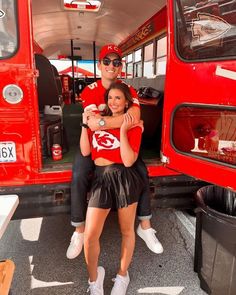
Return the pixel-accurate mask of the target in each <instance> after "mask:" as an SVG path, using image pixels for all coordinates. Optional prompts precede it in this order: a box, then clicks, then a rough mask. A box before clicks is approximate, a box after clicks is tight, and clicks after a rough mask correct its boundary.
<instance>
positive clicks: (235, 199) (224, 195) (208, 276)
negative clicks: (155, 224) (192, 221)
mask: <svg viewBox="0 0 236 295" xmlns="http://www.w3.org/2000/svg"><path fill="white" fill-rule="evenodd" d="M196 201H197V205H198V208H197V209H196V236H195V254H194V271H195V272H197V273H198V277H199V279H200V286H201V288H202V289H203V290H204V291H205V292H207V293H208V294H211V295H236V193H235V192H232V191H230V190H227V189H224V188H221V187H217V186H214V185H209V186H205V187H202V188H201V189H199V190H198V191H197V194H196Z"/></svg>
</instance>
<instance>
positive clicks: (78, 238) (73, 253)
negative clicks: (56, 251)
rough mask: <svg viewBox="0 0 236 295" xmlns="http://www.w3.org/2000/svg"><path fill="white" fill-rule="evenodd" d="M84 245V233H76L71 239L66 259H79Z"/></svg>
mask: <svg viewBox="0 0 236 295" xmlns="http://www.w3.org/2000/svg"><path fill="white" fill-rule="evenodd" d="M83 245H84V233H78V232H77V231H75V232H74V233H73V235H72V237H71V241H70V245H69V247H68V249H67V251H66V257H67V258H68V259H74V258H75V257H77V256H78V255H79V254H80V253H81V251H82V249H83Z"/></svg>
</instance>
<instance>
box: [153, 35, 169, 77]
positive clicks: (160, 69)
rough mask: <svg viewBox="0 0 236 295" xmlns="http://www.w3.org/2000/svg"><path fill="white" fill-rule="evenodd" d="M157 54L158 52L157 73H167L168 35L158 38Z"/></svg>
mask: <svg viewBox="0 0 236 295" xmlns="http://www.w3.org/2000/svg"><path fill="white" fill-rule="evenodd" d="M156 48H157V54H156V75H157V76H159V75H165V74H166V58H167V57H166V56H167V37H166V36H165V37H163V38H160V39H158V40H157V46H156Z"/></svg>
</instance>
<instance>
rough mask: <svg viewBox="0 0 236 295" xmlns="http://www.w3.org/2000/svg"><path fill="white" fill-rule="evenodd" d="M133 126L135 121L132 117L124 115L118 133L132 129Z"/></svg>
mask: <svg viewBox="0 0 236 295" xmlns="http://www.w3.org/2000/svg"><path fill="white" fill-rule="evenodd" d="M134 125H135V119H134V116H132V115H131V114H129V113H125V114H124V120H123V123H122V125H121V127H120V131H122V132H127V131H128V130H129V129H130V128H132V127H133V126H134Z"/></svg>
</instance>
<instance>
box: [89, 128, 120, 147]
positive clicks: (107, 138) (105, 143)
mask: <svg viewBox="0 0 236 295" xmlns="http://www.w3.org/2000/svg"><path fill="white" fill-rule="evenodd" d="M92 144H93V147H94V148H96V149H97V150H98V151H100V150H114V149H117V148H119V147H120V142H119V140H118V139H117V138H116V137H115V136H114V135H113V134H111V133H109V132H106V131H95V132H94V134H93V139H92Z"/></svg>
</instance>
